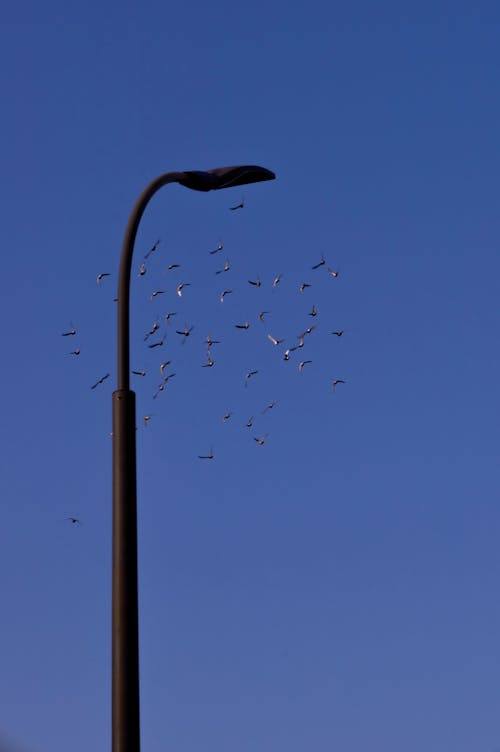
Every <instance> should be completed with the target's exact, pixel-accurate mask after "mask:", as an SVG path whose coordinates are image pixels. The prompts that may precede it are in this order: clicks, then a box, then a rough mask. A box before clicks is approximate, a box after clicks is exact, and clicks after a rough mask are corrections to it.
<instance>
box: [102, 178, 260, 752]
mask: <svg viewBox="0 0 500 752" xmlns="http://www.w3.org/2000/svg"><path fill="white" fill-rule="evenodd" d="M274 177H275V175H274V173H273V172H271V171H270V170H266V169H265V168H263V167H258V166H256V165H243V166H236V167H219V168H217V169H215V170H208V171H206V172H201V171H192V170H191V171H188V172H166V173H164V174H163V175H160V176H159V177H157V178H155V180H153V181H152V182H151V183H150V184H149V185H148V186H147V187H146V188H145V189H144V191H143V192H142V193H141V195H140V196H139V198H138V199H137V202H136V204H135V206H134V208H133V209H132V212H131V214H130V218H129V221H128V224H127V228H126V230H125V237H124V239H123V246H122V253H121V258H120V273H119V280H118V389H117V390H116V391H115V392H113V574H112V578H113V579H112V654H113V658H112V752H140V743H141V742H140V715H139V607H138V605H139V604H138V588H137V482H136V448H135V431H136V420H135V394H134V392H132V391H131V390H130V312H129V307H130V274H131V268H132V255H133V252H134V243H135V238H136V235H137V229H138V227H139V222H140V221H141V217H142V215H143V214H144V210H145V208H146V206H147V204H148V203H149V201H150V200H151V198H152V197H153V196H154V194H155V193H156V192H157V191H158V190H159V189H160V188H161V187H162V186H164V185H167V183H180V184H181V185H184V186H185V187H186V188H191V189H192V190H197V191H211V190H218V189H219V188H229V187H231V186H235V185H243V184H245V183H255V182H259V181H261V180H273V179H274Z"/></svg>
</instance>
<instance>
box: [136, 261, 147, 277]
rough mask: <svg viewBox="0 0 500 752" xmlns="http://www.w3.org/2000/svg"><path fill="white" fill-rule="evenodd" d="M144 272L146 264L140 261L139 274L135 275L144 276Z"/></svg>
mask: <svg viewBox="0 0 500 752" xmlns="http://www.w3.org/2000/svg"><path fill="white" fill-rule="evenodd" d="M146 272H147V269H146V264H144V263H142V264H141V268H140V269H139V274H138V275H137V276H138V277H144V275H145V274H146Z"/></svg>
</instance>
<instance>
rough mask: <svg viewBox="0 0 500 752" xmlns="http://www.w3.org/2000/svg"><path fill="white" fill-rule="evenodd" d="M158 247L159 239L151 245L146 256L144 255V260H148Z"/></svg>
mask: <svg viewBox="0 0 500 752" xmlns="http://www.w3.org/2000/svg"><path fill="white" fill-rule="evenodd" d="M159 245H160V238H158V240H157V241H156V243H153V245H152V246H151V248H150V249H149V251H148V252H147V253H146V254H144V258H145V259H147V258H149V257H150V256H151V254H152V253H154V252H155V251H156V250H157V249H158V246H159Z"/></svg>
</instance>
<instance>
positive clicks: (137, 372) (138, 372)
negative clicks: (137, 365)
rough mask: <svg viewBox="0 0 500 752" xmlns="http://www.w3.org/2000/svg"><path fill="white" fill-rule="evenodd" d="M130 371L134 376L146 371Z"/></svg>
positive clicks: (141, 374) (143, 373)
mask: <svg viewBox="0 0 500 752" xmlns="http://www.w3.org/2000/svg"><path fill="white" fill-rule="evenodd" d="M132 373H133V374H134V376H145V375H146V371H132Z"/></svg>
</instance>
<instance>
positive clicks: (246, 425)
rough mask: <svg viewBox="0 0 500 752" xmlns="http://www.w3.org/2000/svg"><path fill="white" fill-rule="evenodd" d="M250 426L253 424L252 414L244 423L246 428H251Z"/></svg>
mask: <svg viewBox="0 0 500 752" xmlns="http://www.w3.org/2000/svg"><path fill="white" fill-rule="evenodd" d="M252 426H253V415H252V417H251V418H249V419H248V420H247V422H246V423H245V427H246V428H251V427H252Z"/></svg>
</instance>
